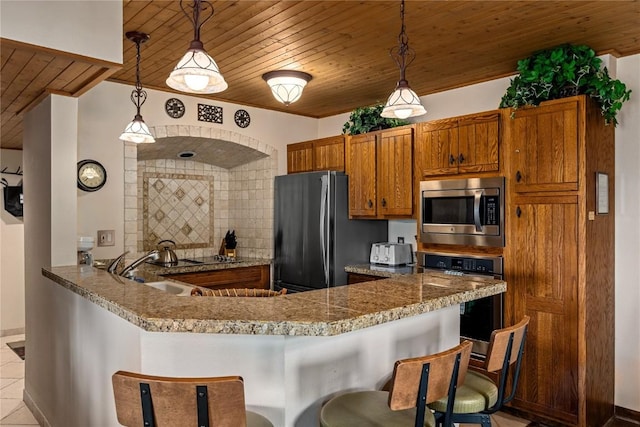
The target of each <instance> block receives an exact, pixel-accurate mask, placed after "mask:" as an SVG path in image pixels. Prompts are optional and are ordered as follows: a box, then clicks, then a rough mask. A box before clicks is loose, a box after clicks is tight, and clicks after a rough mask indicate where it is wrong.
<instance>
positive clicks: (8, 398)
mask: <svg viewBox="0 0 640 427" xmlns="http://www.w3.org/2000/svg"><path fill="white" fill-rule="evenodd" d="M24 339H25V337H24V335H13V336H7V337H2V338H0V398H1V399H0V426H3V427H12V426H13V427H16V426H37V425H38V422H37V421H36V419H35V418H34V417H33V415H32V414H31V412H30V411H29V409H28V408H27V407H26V406H25V404H24V402H23V401H22V391H23V389H24V361H23V360H22V359H20V358H19V357H18V356H17V355H16V354H15V353H14V352H13V351H12V350H11V349H10V348H9V347H8V346H7V345H6V344H7V343H8V342H14V341H21V340H24ZM27 357H28V356H27ZM491 418H492V426H493V427H526V426H528V425H529V424H530V422H529V421H527V420H523V419H521V418H517V417H514V416H512V415H509V414H504V413H498V414H495V415H493V416H492V417H491ZM460 427H467V425H464V424H463V425H461V426H460ZM469 427H471V426H469Z"/></svg>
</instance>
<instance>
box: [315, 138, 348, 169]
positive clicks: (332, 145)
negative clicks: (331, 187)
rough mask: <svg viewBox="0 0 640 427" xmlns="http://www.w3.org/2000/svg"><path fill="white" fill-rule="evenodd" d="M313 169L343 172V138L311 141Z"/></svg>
mask: <svg viewBox="0 0 640 427" xmlns="http://www.w3.org/2000/svg"><path fill="white" fill-rule="evenodd" d="M313 169H314V170H318V171H324V170H333V171H341V172H344V136H342V135H339V136H332V137H329V138H322V139H318V140H316V141H313Z"/></svg>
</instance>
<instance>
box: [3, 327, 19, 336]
mask: <svg viewBox="0 0 640 427" xmlns="http://www.w3.org/2000/svg"><path fill="white" fill-rule="evenodd" d="M12 335H24V328H15V329H2V330H1V331H0V337H10V336H12Z"/></svg>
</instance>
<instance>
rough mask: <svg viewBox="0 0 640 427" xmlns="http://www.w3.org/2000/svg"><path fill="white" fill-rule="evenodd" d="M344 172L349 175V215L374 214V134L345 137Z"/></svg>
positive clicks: (362, 215) (369, 215) (364, 215)
mask: <svg viewBox="0 0 640 427" xmlns="http://www.w3.org/2000/svg"><path fill="white" fill-rule="evenodd" d="M345 155H346V172H347V174H348V175H349V215H350V216H356V217H375V216H376V206H377V203H376V136H375V134H371V133H365V134H361V135H354V136H351V137H348V138H347V143H346V149H345Z"/></svg>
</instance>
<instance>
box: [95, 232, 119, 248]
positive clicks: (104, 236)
mask: <svg viewBox="0 0 640 427" xmlns="http://www.w3.org/2000/svg"><path fill="white" fill-rule="evenodd" d="M115 233H116V232H115V230H98V246H114V245H115V244H116V239H115Z"/></svg>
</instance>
